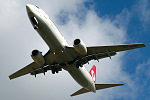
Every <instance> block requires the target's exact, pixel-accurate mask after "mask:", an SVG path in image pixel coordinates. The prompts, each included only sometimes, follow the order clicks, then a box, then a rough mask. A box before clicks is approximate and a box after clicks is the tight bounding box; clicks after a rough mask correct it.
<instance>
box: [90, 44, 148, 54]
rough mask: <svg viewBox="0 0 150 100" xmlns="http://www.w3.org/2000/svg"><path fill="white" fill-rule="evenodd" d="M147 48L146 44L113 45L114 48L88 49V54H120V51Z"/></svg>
mask: <svg viewBox="0 0 150 100" xmlns="http://www.w3.org/2000/svg"><path fill="white" fill-rule="evenodd" d="M142 47H146V45H145V44H143V43H141V44H124V45H112V46H95V47H87V50H88V54H93V53H99V52H101V53H103V52H109V51H114V52H120V51H126V50H131V49H136V48H142Z"/></svg>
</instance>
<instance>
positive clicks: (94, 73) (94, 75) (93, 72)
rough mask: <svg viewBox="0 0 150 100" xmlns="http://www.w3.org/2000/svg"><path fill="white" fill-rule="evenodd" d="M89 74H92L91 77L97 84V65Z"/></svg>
mask: <svg viewBox="0 0 150 100" xmlns="http://www.w3.org/2000/svg"><path fill="white" fill-rule="evenodd" d="M89 73H90V75H91V77H92V79H93V81H94V83H95V82H96V66H95V65H94V66H93V67H92V69H91V70H90V72H89Z"/></svg>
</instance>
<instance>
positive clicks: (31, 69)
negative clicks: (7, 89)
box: [9, 51, 55, 80]
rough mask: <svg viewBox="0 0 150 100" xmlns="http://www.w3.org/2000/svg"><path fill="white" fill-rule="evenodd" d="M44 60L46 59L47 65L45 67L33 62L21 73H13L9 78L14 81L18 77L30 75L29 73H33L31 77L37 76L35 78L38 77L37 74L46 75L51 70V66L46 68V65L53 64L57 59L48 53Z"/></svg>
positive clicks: (20, 71) (21, 70)
mask: <svg viewBox="0 0 150 100" xmlns="http://www.w3.org/2000/svg"><path fill="white" fill-rule="evenodd" d="M44 58H45V61H46V64H45V65H44V66H45V67H44V66H40V65H38V64H37V63H35V62H32V63H31V64H29V65H27V66H25V67H24V68H22V69H20V70H19V71H17V72H15V73H13V74H12V75H10V76H9V78H10V80H11V79H14V78H17V77H20V76H23V75H26V74H29V73H31V75H35V76H36V74H39V73H44V74H45V72H46V71H47V70H51V66H46V65H48V64H52V63H53V62H54V61H55V57H54V56H53V54H52V53H51V52H50V51H48V52H47V53H46V54H45V55H44ZM50 58H51V59H50ZM52 58H53V59H52ZM44 70H45V71H44Z"/></svg>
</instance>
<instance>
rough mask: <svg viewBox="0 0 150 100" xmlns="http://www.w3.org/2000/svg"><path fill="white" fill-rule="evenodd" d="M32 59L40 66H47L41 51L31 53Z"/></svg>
mask: <svg viewBox="0 0 150 100" xmlns="http://www.w3.org/2000/svg"><path fill="white" fill-rule="evenodd" d="M31 57H32V59H33V60H34V62H36V63H37V64H38V65H40V66H42V65H44V64H45V59H44V57H43V55H42V53H41V52H40V51H38V50H33V51H32V53H31Z"/></svg>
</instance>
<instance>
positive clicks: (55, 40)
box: [9, 4, 146, 96]
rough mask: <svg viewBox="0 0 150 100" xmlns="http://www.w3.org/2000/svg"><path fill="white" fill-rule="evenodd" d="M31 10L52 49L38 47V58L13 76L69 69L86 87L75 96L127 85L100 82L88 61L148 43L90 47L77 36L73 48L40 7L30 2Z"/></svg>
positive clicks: (34, 55)
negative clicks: (45, 51)
mask: <svg viewBox="0 0 150 100" xmlns="http://www.w3.org/2000/svg"><path fill="white" fill-rule="evenodd" d="M26 9H27V13H28V16H29V19H30V21H31V24H32V25H33V27H34V29H35V30H36V31H37V32H38V33H39V35H40V36H41V37H42V38H43V40H44V41H45V42H46V44H47V45H48V46H49V48H50V50H49V51H48V52H47V53H46V54H45V55H44V56H43V55H42V53H41V52H40V51H38V50H33V51H32V53H31V57H32V59H33V60H34V62H32V63H31V64H29V65H27V66H26V67H24V68H22V69H20V70H19V71H17V72H15V73H14V74H12V75H10V76H9V78H10V79H14V78H17V77H20V76H23V75H25V74H29V73H30V74H31V75H34V76H35V77H36V75H37V74H40V73H43V74H44V75H45V72H47V71H48V70H51V71H52V73H53V74H55V73H58V72H59V71H61V70H62V69H64V70H66V71H68V72H69V73H70V75H71V76H72V77H73V78H74V80H76V82H78V83H79V84H80V85H81V86H82V87H83V88H82V89H80V90H78V91H77V92H75V93H73V94H72V95H71V96H75V95H79V94H83V93H86V92H90V91H92V92H94V93H95V92H96V90H99V89H105V88H109V87H115V86H120V85H123V84H122V83H119V84H118V83H109V84H96V83H95V82H96V67H95V65H94V66H93V68H92V69H91V70H90V72H88V71H87V70H86V69H85V67H83V65H84V64H86V63H88V62H89V61H90V60H97V61H99V59H102V58H106V57H109V58H110V59H111V56H114V55H116V52H120V51H125V50H130V49H136V48H141V47H146V45H145V44H143V43H141V44H127V45H113V46H92V47H86V46H85V44H84V43H83V41H82V40H80V39H75V40H74V42H73V43H74V44H73V47H70V46H69V45H68V43H67V42H66V40H65V39H64V37H63V36H62V35H61V34H60V32H59V31H58V29H57V28H56V26H55V25H54V24H53V22H52V21H51V20H50V19H49V17H48V15H47V14H46V13H45V12H44V11H43V10H42V9H40V8H39V7H37V6H34V5H31V4H27V5H26Z"/></svg>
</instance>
